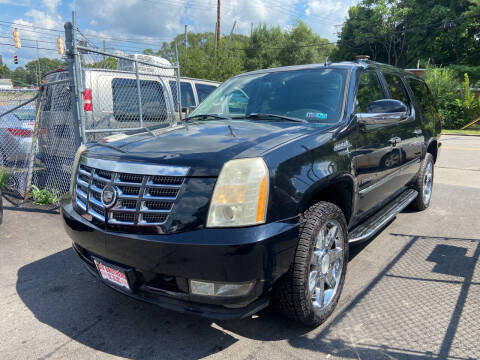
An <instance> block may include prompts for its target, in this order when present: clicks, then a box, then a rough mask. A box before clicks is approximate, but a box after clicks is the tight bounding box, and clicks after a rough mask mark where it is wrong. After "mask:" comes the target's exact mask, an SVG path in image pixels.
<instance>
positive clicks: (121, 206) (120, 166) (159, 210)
mask: <svg viewBox="0 0 480 360" xmlns="http://www.w3.org/2000/svg"><path fill="white" fill-rule="evenodd" d="M187 172H188V168H183V167H170V166H155V165H147V164H131V163H119V162H114V161H107V160H99V159H90V158H82V159H81V160H80V163H79V165H78V171H77V176H76V183H75V202H76V205H77V209H78V210H81V211H83V212H87V213H89V214H90V215H92V216H93V217H95V218H96V219H98V220H100V221H105V222H106V223H108V224H112V225H161V224H164V223H165V222H166V221H167V219H168V216H169V214H170V212H171V210H172V208H173V204H174V202H175V200H176V199H177V196H178V193H179V191H180V189H181V188H182V186H183V183H184V180H185V176H186V175H187ZM107 185H112V186H113V187H114V188H115V189H116V191H117V200H116V202H115V204H114V205H113V206H112V207H111V208H109V209H106V208H105V206H104V205H103V203H102V192H103V189H104V188H105V186H107Z"/></svg>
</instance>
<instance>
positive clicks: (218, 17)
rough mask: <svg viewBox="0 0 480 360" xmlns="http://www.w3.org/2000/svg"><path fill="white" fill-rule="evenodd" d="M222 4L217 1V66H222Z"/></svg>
mask: <svg viewBox="0 0 480 360" xmlns="http://www.w3.org/2000/svg"><path fill="white" fill-rule="evenodd" d="M220 2H221V0H217V64H220Z"/></svg>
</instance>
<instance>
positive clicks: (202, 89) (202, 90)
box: [195, 83, 217, 102]
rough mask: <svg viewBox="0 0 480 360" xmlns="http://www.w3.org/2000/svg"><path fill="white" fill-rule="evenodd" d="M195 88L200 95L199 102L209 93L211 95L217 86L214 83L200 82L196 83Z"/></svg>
mask: <svg viewBox="0 0 480 360" xmlns="http://www.w3.org/2000/svg"><path fill="white" fill-rule="evenodd" d="M195 88H196V89H197V95H198V102H202V101H203V100H205V99H206V98H207V96H208V95H210V94H211V93H212V92H213V90H215V89H216V88H217V87H216V86H213V85H206V84H199V83H195Z"/></svg>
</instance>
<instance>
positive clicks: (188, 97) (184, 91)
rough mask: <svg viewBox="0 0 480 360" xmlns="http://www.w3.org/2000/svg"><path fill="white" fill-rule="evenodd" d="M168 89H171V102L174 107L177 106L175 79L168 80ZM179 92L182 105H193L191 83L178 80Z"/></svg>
mask: <svg viewBox="0 0 480 360" xmlns="http://www.w3.org/2000/svg"><path fill="white" fill-rule="evenodd" d="M170 90H171V91H172V96H173V102H174V104H175V109H177V108H178V102H177V83H176V81H170ZM180 94H181V96H182V107H191V106H195V97H194V96H193V88H192V84H190V83H188V82H184V81H182V82H180Z"/></svg>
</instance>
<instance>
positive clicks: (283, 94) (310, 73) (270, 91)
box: [191, 69, 347, 123]
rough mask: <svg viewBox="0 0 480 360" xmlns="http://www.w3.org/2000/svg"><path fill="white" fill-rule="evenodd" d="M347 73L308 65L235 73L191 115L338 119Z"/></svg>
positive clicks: (310, 120) (310, 119) (333, 121)
mask: <svg viewBox="0 0 480 360" xmlns="http://www.w3.org/2000/svg"><path fill="white" fill-rule="evenodd" d="M346 75H347V71H346V70H339V69H308V70H293V71H278V72H270V73H261V74H252V75H243V76H239V77H235V78H233V79H231V80H229V81H227V82H225V83H224V84H223V85H221V86H220V87H219V88H218V89H216V90H215V91H214V92H213V93H212V94H211V95H210V96H209V97H207V99H206V100H205V101H204V102H203V103H202V104H200V106H198V108H197V109H196V110H195V111H194V112H193V113H192V114H191V117H194V116H199V115H207V114H216V115H222V116H227V117H231V118H243V117H246V116H249V115H250V114H274V115H281V116H285V117H290V118H297V119H301V120H306V121H308V122H312V123H336V122H338V121H339V120H340V116H341V112H342V104H343V97H344V95H343V94H344V88H345V78H346Z"/></svg>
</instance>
